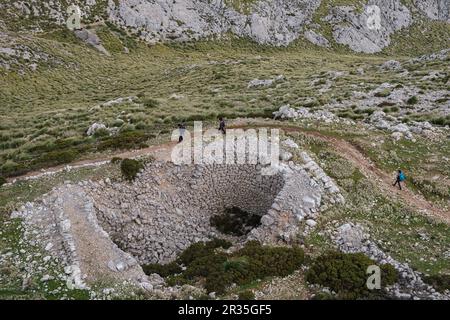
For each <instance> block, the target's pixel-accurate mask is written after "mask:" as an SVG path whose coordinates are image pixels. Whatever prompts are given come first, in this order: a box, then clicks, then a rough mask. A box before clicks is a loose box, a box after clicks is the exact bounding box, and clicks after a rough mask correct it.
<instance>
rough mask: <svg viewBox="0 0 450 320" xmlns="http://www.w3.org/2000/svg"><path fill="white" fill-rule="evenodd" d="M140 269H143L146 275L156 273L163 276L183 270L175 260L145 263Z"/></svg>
mask: <svg viewBox="0 0 450 320" xmlns="http://www.w3.org/2000/svg"><path fill="white" fill-rule="evenodd" d="M142 269H143V270H144V272H145V274H146V275H151V274H153V273H157V274H159V275H160V276H161V277H164V278H165V277H168V276H170V275H176V274H178V273H181V272H182V271H183V270H182V269H181V267H180V266H179V265H178V264H177V263H176V262H171V263H168V264H157V263H151V264H146V265H143V266H142Z"/></svg>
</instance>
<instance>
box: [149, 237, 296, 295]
mask: <svg viewBox="0 0 450 320" xmlns="http://www.w3.org/2000/svg"><path fill="white" fill-rule="evenodd" d="M230 246H231V243H229V242H227V241H224V240H220V239H213V240H212V241H209V242H197V243H194V244H192V245H191V246H189V247H188V248H187V249H186V250H185V251H183V252H182V253H181V254H180V255H179V257H178V259H177V260H176V261H175V262H174V263H171V264H169V265H161V266H157V265H146V266H144V268H146V269H145V270H146V273H148V272H156V273H158V274H160V275H163V274H165V275H167V276H166V277H167V279H166V280H167V283H168V284H169V285H177V284H178V285H182V284H186V283H192V282H193V281H197V280H199V279H203V280H204V281H203V283H204V287H205V289H206V290H207V291H208V292H216V293H217V294H223V293H225V291H226V289H227V288H228V287H229V286H230V285H231V284H233V283H236V284H237V285H246V284H249V283H252V282H253V281H256V280H258V279H263V278H265V277H269V276H286V275H288V274H290V273H292V272H293V271H295V270H297V269H298V268H299V267H300V266H301V265H302V264H303V262H304V253H303V250H302V249H301V248H298V247H293V248H290V247H266V246H262V245H261V244H260V243H259V242H257V241H251V242H248V243H247V244H246V245H245V246H244V247H243V248H242V249H240V250H238V251H236V252H234V253H232V254H229V253H226V252H223V251H218V250H216V249H217V248H223V249H226V248H229V247H230ZM181 265H184V266H186V269H185V270H184V271H183V272H182V273H180V274H176V273H177V272H179V270H180V269H179V268H180V267H181Z"/></svg>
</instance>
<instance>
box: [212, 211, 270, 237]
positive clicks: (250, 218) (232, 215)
mask: <svg viewBox="0 0 450 320" xmlns="http://www.w3.org/2000/svg"><path fill="white" fill-rule="evenodd" d="M210 223H211V225H212V226H213V227H215V228H216V229H217V230H219V231H220V232H222V233H224V234H231V235H235V236H243V235H246V234H247V233H249V232H250V230H251V229H253V228H255V227H257V226H259V225H260V224H261V216H259V215H255V214H251V213H248V212H246V211H244V210H241V209H240V208H237V207H232V208H227V209H225V212H224V213H223V214H221V215H215V216H212V217H211V219H210Z"/></svg>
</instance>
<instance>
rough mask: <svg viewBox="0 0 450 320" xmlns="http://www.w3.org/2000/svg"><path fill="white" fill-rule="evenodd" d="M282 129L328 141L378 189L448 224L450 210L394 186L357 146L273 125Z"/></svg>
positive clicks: (322, 135)
mask: <svg viewBox="0 0 450 320" xmlns="http://www.w3.org/2000/svg"><path fill="white" fill-rule="evenodd" d="M257 126H258V125H256V126H254V125H252V126H248V127H247V126H241V125H239V126H236V128H254V127H257ZM261 127H268V126H267V125H261ZM275 127H277V128H280V129H282V130H283V131H285V132H301V133H303V134H306V135H310V136H314V137H317V138H319V139H321V140H323V141H326V142H328V143H329V145H330V147H331V148H333V149H334V150H335V151H337V152H338V153H339V155H340V156H342V157H344V158H345V159H347V160H348V161H350V162H351V163H352V164H353V165H354V166H355V167H357V168H358V169H359V170H360V171H361V173H362V174H364V176H365V177H366V178H368V179H370V180H371V181H374V182H376V183H377V186H378V187H379V189H380V191H381V192H383V193H384V194H385V195H386V196H388V197H394V198H396V199H397V200H401V202H402V203H405V204H406V205H408V206H410V207H412V208H414V209H416V210H418V211H419V212H421V213H422V214H425V215H428V216H432V217H435V218H438V219H440V220H442V221H444V222H446V223H449V224H450V212H449V211H446V210H444V209H441V208H439V207H437V206H435V205H433V204H432V203H431V202H429V201H427V200H426V199H425V198H424V197H423V196H422V195H420V194H417V193H414V192H412V191H411V190H409V189H408V188H407V187H406V185H405V184H403V187H402V190H399V189H398V187H394V186H393V185H392V184H393V182H394V180H395V176H393V175H392V174H389V173H386V172H384V171H382V170H381V169H379V168H378V167H376V166H375V164H374V163H373V162H372V161H371V160H370V159H368V158H366V157H365V156H364V155H363V154H362V153H361V152H360V151H359V150H358V148H357V147H355V146H354V145H352V144H351V143H349V142H348V141H346V140H344V139H339V138H335V137H330V136H327V135H324V134H321V133H319V132H316V131H309V130H308V131H307V130H303V129H301V128H298V127H294V126H275Z"/></svg>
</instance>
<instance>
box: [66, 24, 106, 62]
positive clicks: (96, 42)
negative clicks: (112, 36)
mask: <svg viewBox="0 0 450 320" xmlns="http://www.w3.org/2000/svg"><path fill="white" fill-rule="evenodd" d="M74 33H75V35H76V36H77V37H78V38H79V39H81V40H82V41H84V42H86V43H87V44H89V45H91V46H93V47H94V48H95V49H97V50H98V51H99V52H101V53H103V54H105V55H107V56H109V55H110V54H109V52H108V51H107V50H106V49H105V47H103V45H102V43H101V40H100V38H99V37H98V36H97V35H96V34H95V33H94V32H92V31H90V30H87V29H82V30H75V31H74Z"/></svg>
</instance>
